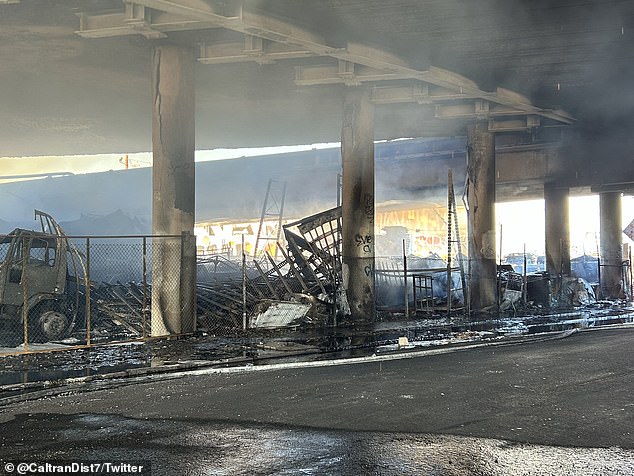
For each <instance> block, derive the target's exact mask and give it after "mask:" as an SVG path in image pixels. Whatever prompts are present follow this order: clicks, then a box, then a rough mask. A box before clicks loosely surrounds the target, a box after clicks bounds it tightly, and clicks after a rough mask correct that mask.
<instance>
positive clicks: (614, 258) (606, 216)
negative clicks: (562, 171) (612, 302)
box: [599, 192, 623, 298]
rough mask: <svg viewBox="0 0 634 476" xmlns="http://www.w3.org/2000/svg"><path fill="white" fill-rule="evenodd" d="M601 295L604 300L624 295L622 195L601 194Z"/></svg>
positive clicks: (614, 193) (618, 193) (612, 193)
mask: <svg viewBox="0 0 634 476" xmlns="http://www.w3.org/2000/svg"><path fill="white" fill-rule="evenodd" d="M599 213H600V238H601V243H600V252H601V283H600V284H601V294H602V297H604V298H619V297H622V295H623V283H622V282H621V277H622V276H621V263H622V261H623V250H622V245H621V242H622V237H621V233H622V229H623V225H622V223H621V222H622V220H621V193H620V192H608V193H601V194H599Z"/></svg>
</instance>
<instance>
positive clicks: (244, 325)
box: [241, 233, 257, 331]
mask: <svg viewBox="0 0 634 476" xmlns="http://www.w3.org/2000/svg"><path fill="white" fill-rule="evenodd" d="M241 236H242V330H243V331H246V330H247V268H246V266H247V254H246V253H245V251H244V233H242V235H241ZM256 251H257V250H256Z"/></svg>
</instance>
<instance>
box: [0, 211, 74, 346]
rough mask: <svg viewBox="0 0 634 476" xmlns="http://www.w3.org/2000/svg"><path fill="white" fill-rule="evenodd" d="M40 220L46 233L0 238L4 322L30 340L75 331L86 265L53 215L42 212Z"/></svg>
mask: <svg viewBox="0 0 634 476" xmlns="http://www.w3.org/2000/svg"><path fill="white" fill-rule="evenodd" d="M35 218H36V220H37V219H39V220H40V223H41V231H32V230H26V229H21V228H16V229H15V230H13V231H12V232H11V233H10V234H9V235H6V236H4V237H2V239H0V249H1V250H2V254H1V255H0V258H2V261H1V262H0V320H1V321H3V323H4V324H5V325H4V327H5V328H8V330H9V331H14V332H15V331H17V333H18V334H23V335H24V337H25V339H26V338H28V341H30V342H46V341H51V340H59V339H61V338H63V337H65V336H67V335H68V334H69V333H70V332H71V331H72V329H73V326H74V324H75V318H76V316H77V310H78V304H79V301H78V299H79V295H78V291H79V285H80V275H81V273H80V268H82V267H83V262H82V259H81V256H80V255H79V253H78V252H77V250H76V249H75V247H74V246H73V245H72V243H70V241H69V240H68V238H67V237H66V236H65V235H64V232H63V230H62V229H61V227H60V226H59V225H58V224H57V223H56V222H55V220H54V219H53V218H52V217H51V216H50V215H48V214H46V213H44V212H40V211H38V210H36V211H35ZM25 319H26V321H25ZM25 322H26V324H25Z"/></svg>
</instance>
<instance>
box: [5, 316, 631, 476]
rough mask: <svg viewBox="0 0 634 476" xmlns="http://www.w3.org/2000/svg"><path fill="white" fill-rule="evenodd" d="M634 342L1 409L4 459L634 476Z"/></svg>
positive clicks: (202, 380) (198, 379)
mask: <svg viewBox="0 0 634 476" xmlns="http://www.w3.org/2000/svg"><path fill="white" fill-rule="evenodd" d="M633 342H634V329H631V328H628V329H603V330H598V331H591V332H581V333H577V334H574V335H572V336H570V337H568V338H566V339H560V340H551V341H545V342H535V343H528V344H521V345H508V346H495V347H480V348H476V349H471V350H462V351H456V352H452V353H447V354H442V355H431V356H425V357H417V358H409V359H401V360H391V361H373V362H368V363H361V364H354V365H338V366H331V367H315V368H289V369H273V370H263V371H245V372H236V373H214V372H199V373H198V374H196V375H183V376H180V377H178V378H171V379H156V378H155V379H152V380H148V381H146V382H141V383H134V384H132V385H129V384H125V385H121V386H115V387H112V388H106V389H101V390H95V391H89V392H69V393H67V394H62V395H57V396H52V397H49V398H41V399H39V400H34V401H25V402H20V403H14V404H12V405H10V406H8V407H4V408H2V409H1V412H2V413H0V422H1V425H0V449H1V452H0V454H1V455H2V458H1V459H2V460H3V461H11V462H16V461H21V460H23V459H25V458H30V459H38V460H42V461H44V460H64V461H69V460H81V461H104V460H116V461H129V460H134V461H146V462H151V465H152V474H346V475H347V474H430V475H431V474H442V475H444V474H447V475H470V474H476V475H480V474H481V475H520V474H540V475H541V474H552V475H565V474H583V475H586V474H588V475H590V474H592V475H604V474H605V475H612V474H623V475H629V474H633V475H634V435H633V433H634V398H633V395H634V359H633V357H632V349H633V346H632V343H633ZM128 383H129V382H128Z"/></svg>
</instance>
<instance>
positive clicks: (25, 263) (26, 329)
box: [20, 240, 30, 352]
mask: <svg viewBox="0 0 634 476" xmlns="http://www.w3.org/2000/svg"><path fill="white" fill-rule="evenodd" d="M27 243H28V244H30V240H23V241H22V277H21V278H20V280H21V281H22V321H23V322H24V352H28V351H29V300H28V296H27V284H26V267H27V266H28V262H29V260H28V258H27V252H28V251H29V248H28V244H27Z"/></svg>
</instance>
